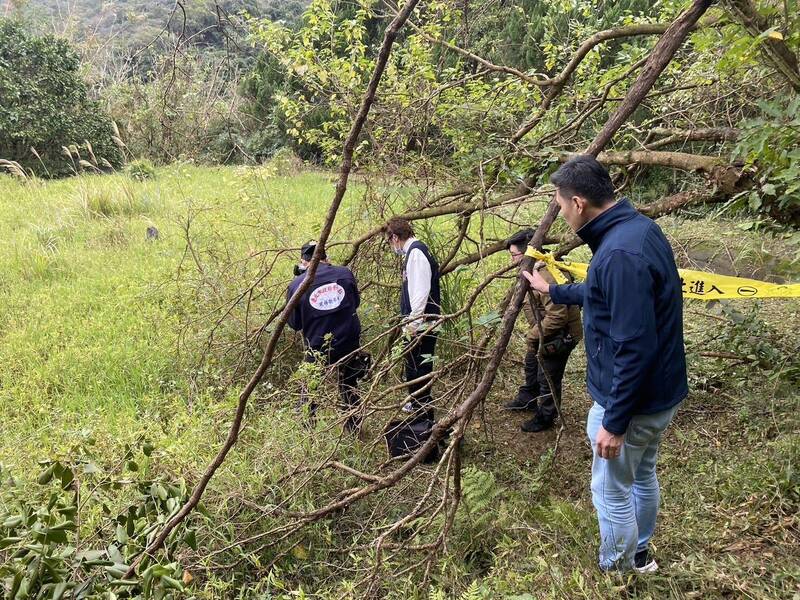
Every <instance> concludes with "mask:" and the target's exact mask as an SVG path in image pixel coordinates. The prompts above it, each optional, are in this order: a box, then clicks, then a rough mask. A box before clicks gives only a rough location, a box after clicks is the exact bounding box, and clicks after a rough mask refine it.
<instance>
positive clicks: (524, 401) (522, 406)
mask: <svg viewBox="0 0 800 600" xmlns="http://www.w3.org/2000/svg"><path fill="white" fill-rule="evenodd" d="M537 407H538V403H537V402H536V398H525V397H524V396H517V397H516V398H514V399H513V400H512V401H511V402H509V403H508V404H505V405H504V406H503V408H505V409H506V410H536V408H537Z"/></svg>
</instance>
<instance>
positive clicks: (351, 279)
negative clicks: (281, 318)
mask: <svg viewBox="0 0 800 600" xmlns="http://www.w3.org/2000/svg"><path fill="white" fill-rule="evenodd" d="M315 249H316V242H309V243H307V244H305V245H304V246H303V247H302V249H301V251H300V264H299V265H296V266H295V275H296V277H295V278H294V279H293V280H292V282H291V283H290V284H289V289H288V290H287V292H286V294H287V298H289V297H291V296H292V294H294V292H295V290H297V288H298V287H300V284H301V283H303V280H304V279H305V277H306V273H305V271H306V269H307V268H308V265H309V263H310V262H311V258H312V256H313V255H314V250H315ZM360 302H361V298H360V295H359V293H358V286H357V284H356V278H355V276H354V275H353V273H352V271H350V269H348V268H347V267H337V266H334V265H332V264H331V263H330V262H329V261H328V259H327V256H326V255H324V254H323V256H322V260H321V261H320V264H319V266H318V267H317V272H316V274H315V275H314V282H313V283H312V284H311V287H309V288H308V290H306V292H305V293H304V294H303V297H302V298H301V299H300V303H299V304H298V305H297V307H295V309H294V311H293V312H292V314H291V315H290V317H289V321H288V325H289V327H291V328H292V329H294V330H295V331H302V333H303V342H304V346H305V349H306V352H305V359H304V360H305V361H306V362H310V363H315V362H317V361H322V362H323V363H324V364H325V365H335V367H336V374H337V379H338V384H339V392H340V394H341V399H342V408H343V409H345V410H348V411H351V412H352V411H353V409H354V408H355V407H356V406H357V405H358V403H359V400H360V398H359V393H358V389H357V382H358V378H359V376H360V375H361V374H362V370H361V369H360V368H359V364H358V359H359V357H358V355H357V350H358V348H359V346H360V345H361V322H360V321H359V319H358V313H357V312H356V311H357V309H358V306H359V304H360ZM309 412H310V415H311V417H312V419H313V417H314V413H315V412H316V405H314V404H311V405H310V406H309ZM359 425H360V420H359V419H358V418H357V417H356V416H355V415H350V416H349V417H348V418H347V421H346V422H345V428H346V429H347V430H351V431H352V430H356V429H358V427H359Z"/></svg>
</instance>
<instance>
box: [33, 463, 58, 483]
mask: <svg viewBox="0 0 800 600" xmlns="http://www.w3.org/2000/svg"><path fill="white" fill-rule="evenodd" d="M55 470H56V463H53V464H52V465H50V466H49V467H47V468H46V469H45V470H44V471H42V473H41V475H39V478H38V479H37V480H36V481H37V482H38V483H39V484H40V485H46V484H48V483H50V481H52V479H53V473H54V472H55Z"/></svg>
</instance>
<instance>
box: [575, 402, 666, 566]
mask: <svg viewBox="0 0 800 600" xmlns="http://www.w3.org/2000/svg"><path fill="white" fill-rule="evenodd" d="M678 406H680V405H676V406H673V407H672V408H670V409H668V410H665V411H662V412H658V413H655V414H652V415H636V416H635V417H633V419H632V420H631V423H630V425H628V430H627V431H626V432H625V443H624V444H623V445H622V450H621V452H620V455H619V456H618V457H617V458H612V459H605V458H600V457H599V456H597V448H596V447H595V443H594V442H595V439H596V438H597V432H598V431H599V429H600V426H601V425H602V424H603V414H604V413H605V409H604V408H603V407H602V406H600V405H599V404H597V403H596V402H595V403H594V405H593V406H592V408H591V410H589V416H588V418H587V419H586V433H587V435H588V436H589V442H590V443H591V444H592V452H593V454H594V457H593V459H592V503H593V504H594V507H595V509H596V510H597V519H598V521H599V524H600V568H601V569H603V570H605V571H608V570H614V569H616V570H622V571H626V570H630V569H633V558H634V556H635V554H636V552H638V551H640V550H644V549H646V548H647V544H648V542H649V541H650V538H651V537H652V536H653V531H654V530H655V528H656V515H657V514H658V502H659V488H658V479H657V478H656V458H657V456H658V446H659V444H660V443H661V437H662V436H663V434H664V430H665V429H666V428H667V426H668V425H669V424H670V421H672V417H673V416H674V415H675V412H676V411H677V410H678Z"/></svg>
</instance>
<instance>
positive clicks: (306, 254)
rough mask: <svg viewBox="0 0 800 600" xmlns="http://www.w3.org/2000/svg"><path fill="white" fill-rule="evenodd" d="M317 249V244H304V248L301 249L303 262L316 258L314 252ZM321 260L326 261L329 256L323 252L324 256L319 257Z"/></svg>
mask: <svg viewBox="0 0 800 600" xmlns="http://www.w3.org/2000/svg"><path fill="white" fill-rule="evenodd" d="M316 249H317V242H308V243H307V244H303V247H302V248H300V258H302V259H303V260H311V259H312V258H313V257H314V250H316ZM319 258H320V260H326V259H327V258H328V255H327V254H326V253H325V251H324V250H323V252H322V256H320V257H319Z"/></svg>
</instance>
